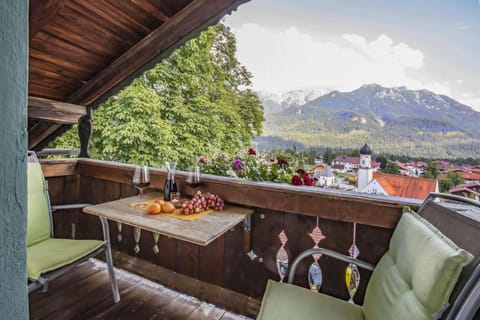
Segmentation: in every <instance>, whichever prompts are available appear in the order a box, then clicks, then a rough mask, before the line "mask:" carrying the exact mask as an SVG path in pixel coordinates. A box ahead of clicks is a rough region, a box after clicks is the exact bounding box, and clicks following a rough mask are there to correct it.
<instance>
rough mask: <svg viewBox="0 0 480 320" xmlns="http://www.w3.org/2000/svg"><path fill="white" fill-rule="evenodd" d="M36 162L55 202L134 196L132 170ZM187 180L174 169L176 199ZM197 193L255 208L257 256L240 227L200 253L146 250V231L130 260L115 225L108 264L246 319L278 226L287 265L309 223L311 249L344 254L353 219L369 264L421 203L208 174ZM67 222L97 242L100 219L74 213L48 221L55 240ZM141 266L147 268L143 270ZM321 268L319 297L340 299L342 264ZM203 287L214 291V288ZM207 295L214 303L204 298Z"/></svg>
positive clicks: (301, 275) (272, 266)
mask: <svg viewBox="0 0 480 320" xmlns="http://www.w3.org/2000/svg"><path fill="white" fill-rule="evenodd" d="M42 166H43V169H44V173H45V175H46V177H47V179H48V181H49V191H50V194H51V198H52V203H53V204H64V203H72V202H81V203H84V202H87V203H92V204H98V203H102V202H107V201H111V200H116V199H119V198H123V197H128V196H132V195H135V189H134V188H133V187H132V186H131V183H130V180H131V175H132V173H133V167H132V166H131V165H125V164H120V163H113V162H105V161H98V160H91V159H78V160H77V159H64V160H44V161H42ZM185 178H186V176H185V174H183V173H182V172H178V174H177V175H176V180H177V184H178V187H179V189H180V190H181V192H182V194H186V195H188V194H190V195H191V194H193V192H195V190H196V189H191V188H189V187H188V186H186V185H185V183H184V181H185ZM165 179H166V171H165V170H163V169H152V170H151V180H152V184H151V188H153V189H162V187H163V183H164V181H165ZM200 189H201V190H202V192H212V193H217V194H219V195H220V196H221V197H222V198H223V199H225V201H227V202H230V203H232V204H236V205H241V206H248V207H251V208H254V210H255V212H254V214H253V216H252V219H251V220H252V221H251V241H250V244H251V249H252V250H253V252H254V253H255V254H256V255H257V258H255V259H254V260H251V259H250V258H249V257H248V256H247V255H246V254H245V253H244V249H243V244H244V239H243V237H244V233H243V232H242V229H241V227H240V226H237V227H235V228H234V229H232V230H230V231H229V232H227V233H226V234H225V235H223V236H221V237H220V238H218V239H217V240H215V241H214V242H212V243H211V244H210V245H208V246H206V247H200V246H197V245H194V244H190V243H187V242H184V241H180V240H175V239H171V238H168V237H165V236H160V238H159V241H158V247H159V249H160V252H159V253H158V254H156V253H155V252H154V251H153V249H152V248H153V246H154V239H153V236H152V233H150V232H143V233H142V236H141V240H140V247H141V251H140V252H139V253H138V254H137V253H135V252H134V250H133V248H134V246H135V242H134V237H133V228H132V227H129V226H125V225H124V226H122V241H121V242H119V241H118V240H117V235H118V228H117V224H116V223H113V222H111V223H110V233H111V238H112V246H113V248H114V249H115V250H116V251H117V255H116V257H117V261H116V263H117V265H119V264H120V266H121V267H124V268H130V269H132V268H133V269H136V270H131V271H133V272H135V271H137V272H138V271H140V273H142V275H143V276H147V277H148V276H150V278H153V279H154V280H159V281H163V282H164V283H166V284H167V285H169V286H171V287H174V288H177V289H179V290H181V291H185V292H187V293H191V294H197V295H202V297H201V298H205V300H207V301H208V300H210V301H211V302H212V303H218V301H222V302H224V307H227V308H229V307H230V309H231V310H232V311H236V312H244V313H249V314H250V315H254V314H255V310H254V311H252V312H249V311H245V309H248V308H253V309H255V307H252V306H251V304H252V302H251V301H250V300H252V301H256V302H255V303H258V300H260V299H261V296H262V295H263V291H264V288H265V284H266V281H267V279H269V278H272V279H279V277H278V274H277V268H276V262H275V258H276V254H277V251H278V249H279V248H280V246H281V243H280V240H279V238H278V235H279V233H280V232H281V231H282V230H284V232H285V233H286V235H287V237H288V242H287V244H286V245H285V248H286V250H287V252H288V255H289V257H290V262H291V261H292V260H293V257H295V256H296V255H297V254H298V253H300V252H301V251H303V250H305V249H308V248H311V247H313V245H314V244H313V241H312V239H311V238H310V236H309V233H310V232H311V231H312V230H313V228H314V227H315V226H316V223H317V217H318V223H319V227H320V228H321V230H322V232H323V234H324V236H325V237H326V238H325V239H324V240H322V241H321V242H320V244H319V245H320V246H321V247H325V248H329V249H333V250H336V251H338V252H342V253H346V254H347V253H348V249H349V247H350V246H351V244H352V237H353V222H356V223H357V239H356V244H357V247H358V248H359V250H360V256H359V258H360V259H362V260H365V261H367V262H370V263H376V262H377V261H378V259H379V258H380V257H381V256H382V255H383V253H384V252H385V251H386V250H387V247H388V242H389V239H390V237H391V234H392V231H393V228H394V226H395V225H396V222H397V221H398V219H399V217H400V215H401V212H402V207H403V206H410V207H413V208H414V209H415V208H417V207H418V206H419V205H420V202H419V201H416V200H413V199H412V200H409V199H402V198H393V197H382V196H376V195H368V194H359V193H353V192H343V191H338V190H325V189H320V188H314V187H298V186H290V185H285V184H274V183H259V182H252V181H244V180H236V179H232V178H227V177H218V176H213V175H203V176H202V184H201V186H200ZM72 223H74V224H75V226H76V227H75V233H76V237H77V238H86V237H92V236H93V237H99V238H100V236H101V227H100V223H99V222H98V219H97V218H96V217H93V216H90V215H87V214H84V213H82V212H81V211H79V210H73V211H69V212H66V213H63V214H59V215H57V216H55V231H56V234H57V235H58V236H63V237H70V236H71V235H72ZM138 258H140V259H141V260H139V259H138ZM141 262H145V263H144V265H143V266H141ZM312 262H313V260H312V261H310V262H309V261H304V263H303V264H302V265H300V267H299V269H298V272H297V278H296V283H297V284H300V285H303V286H307V271H308V266H309V265H310V264H311V263H312ZM319 262H320V266H321V268H322V271H323V278H324V281H323V286H322V291H323V292H325V293H328V294H332V295H334V296H337V297H341V298H344V299H347V298H348V294H347V290H346V287H345V283H344V272H345V267H346V265H345V264H344V263H342V262H338V261H336V260H333V259H330V258H328V257H322V258H321V259H320V261H319ZM145 265H149V266H158V268H160V269H151V268H150V267H149V268H150V269H149V268H147V267H145ZM152 268H153V267H152ZM149 270H150V271H149ZM153 270H162V272H163V271H165V272H167V273H168V272H170V273H168V274H169V276H165V275H163V276H162V275H158V274H149V272H151V273H154V272H155V271H153ZM361 278H362V279H361V287H360V289H359V292H358V293H357V295H356V297H355V301H356V302H357V303H362V301H363V295H364V292H365V287H366V283H367V282H368V278H369V273H368V272H364V271H363V270H362V271H361ZM192 280H193V281H192ZM209 285H212V286H211V287H209ZM209 288H222V289H218V290H217V291H215V290H213V289H209ZM212 290H213V291H212ZM219 290H220V291H221V290H228V291H229V292H232V293H237V294H238V296H235V297H234V298H233V300H235V301H230V302H229V301H226V300H228V297H227V296H228V295H226V294H224V293H222V292H220V291H219ZM209 291H210V292H209ZM214 291H215V292H214ZM215 295H216V296H217V297H216V298H215V297H211V296H215ZM242 299H243V300H242ZM224 300H225V301H224ZM249 305H250V306H249ZM257 307H258V306H257ZM240 309H242V310H240Z"/></svg>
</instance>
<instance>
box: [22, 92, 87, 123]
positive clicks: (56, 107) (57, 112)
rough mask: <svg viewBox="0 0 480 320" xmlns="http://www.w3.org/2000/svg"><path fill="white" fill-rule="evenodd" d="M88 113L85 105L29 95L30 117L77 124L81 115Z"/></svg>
mask: <svg viewBox="0 0 480 320" xmlns="http://www.w3.org/2000/svg"><path fill="white" fill-rule="evenodd" d="M86 114H87V108H86V107H85V106H80V105H75V104H70V103H65V102H60V101H55V100H49V99H43V98H38V97H28V117H29V118H30V119H38V120H46V121H51V122H56V123H66V124H75V123H78V119H80V117H81V116H84V115H86Z"/></svg>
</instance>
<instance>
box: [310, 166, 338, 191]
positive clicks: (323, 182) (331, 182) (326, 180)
mask: <svg viewBox="0 0 480 320" xmlns="http://www.w3.org/2000/svg"><path fill="white" fill-rule="evenodd" d="M313 176H314V177H315V178H317V182H318V184H319V185H320V186H322V187H325V188H330V187H333V186H335V185H336V181H335V176H334V174H333V172H332V169H331V168H330V167H329V166H325V167H324V168H323V170H315V171H314V173H313Z"/></svg>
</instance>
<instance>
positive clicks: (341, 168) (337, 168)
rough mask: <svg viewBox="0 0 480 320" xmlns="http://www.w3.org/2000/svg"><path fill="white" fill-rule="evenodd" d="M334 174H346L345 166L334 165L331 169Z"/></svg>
mask: <svg viewBox="0 0 480 320" xmlns="http://www.w3.org/2000/svg"><path fill="white" fill-rule="evenodd" d="M330 168H331V169H332V171H333V172H338V173H346V172H347V169H346V168H345V165H343V164H334V165H332V166H331V167H330Z"/></svg>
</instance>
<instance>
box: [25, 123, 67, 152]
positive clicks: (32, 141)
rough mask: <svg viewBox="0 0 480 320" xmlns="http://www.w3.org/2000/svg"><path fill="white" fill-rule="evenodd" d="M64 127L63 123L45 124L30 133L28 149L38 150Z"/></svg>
mask: <svg viewBox="0 0 480 320" xmlns="http://www.w3.org/2000/svg"><path fill="white" fill-rule="evenodd" d="M60 127H62V124H61V123H51V122H43V123H41V124H40V125H38V126H35V127H34V128H32V130H29V131H28V149H29V150H37V148H36V147H37V146H38V145H39V144H41V143H43V141H44V140H45V139H46V138H47V137H48V136H50V135H51V134H52V133H54V132H55V131H57V130H58V129H60Z"/></svg>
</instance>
